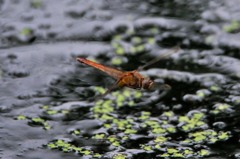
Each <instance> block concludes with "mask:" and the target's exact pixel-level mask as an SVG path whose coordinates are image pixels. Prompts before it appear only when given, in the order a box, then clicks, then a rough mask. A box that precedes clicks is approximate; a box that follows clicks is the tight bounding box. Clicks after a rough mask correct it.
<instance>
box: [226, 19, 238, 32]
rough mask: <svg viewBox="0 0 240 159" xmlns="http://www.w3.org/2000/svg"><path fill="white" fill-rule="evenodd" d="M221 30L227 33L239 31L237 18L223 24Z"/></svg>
mask: <svg viewBox="0 0 240 159" xmlns="http://www.w3.org/2000/svg"><path fill="white" fill-rule="evenodd" d="M223 30H224V31H225V32H228V33H236V32H239V31H240V22H239V21H237V20H233V21H232V22H231V24H229V25H225V26H224V27H223Z"/></svg>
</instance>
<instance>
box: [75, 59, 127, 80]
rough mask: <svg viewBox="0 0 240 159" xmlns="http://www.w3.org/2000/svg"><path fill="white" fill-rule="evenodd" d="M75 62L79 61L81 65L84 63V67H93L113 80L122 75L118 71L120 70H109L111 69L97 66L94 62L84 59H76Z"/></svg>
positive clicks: (121, 72)
mask: <svg viewBox="0 0 240 159" xmlns="http://www.w3.org/2000/svg"><path fill="white" fill-rule="evenodd" d="M77 61H79V62H81V63H84V64H86V65H89V66H91V67H94V68H96V69H98V70H100V71H102V72H104V73H106V74H108V75H109V76H111V77H113V78H114V79H118V78H120V77H121V76H122V74H123V71H120V70H118V69H115V68H111V67H108V66H104V65H101V64H98V63H96V62H93V61H90V60H87V59H85V58H80V57H78V58H77Z"/></svg>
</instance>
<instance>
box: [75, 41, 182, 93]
mask: <svg viewBox="0 0 240 159" xmlns="http://www.w3.org/2000/svg"><path fill="white" fill-rule="evenodd" d="M179 50H180V47H179V46H177V47H174V48H172V49H170V51H168V52H166V53H163V54H162V55H160V56H159V57H158V58H156V59H153V60H152V61H150V62H148V63H147V64H145V65H144V66H142V67H138V69H136V70H133V71H122V70H119V69H116V68H112V67H109V66H105V65H102V64H99V63H96V62H94V61H91V60H88V59H85V58H82V57H77V58H76V60H77V61H78V62H80V63H83V64H86V65H88V66H91V67H93V68H96V69H98V70H100V71H102V72H104V73H106V74H107V75H109V76H111V77H112V78H114V79H115V80H116V82H115V84H114V85H113V86H112V87H110V88H108V89H107V91H106V92H105V93H104V94H102V95H101V97H103V96H105V95H107V94H108V93H110V92H111V91H113V90H114V89H117V88H123V87H129V88H133V89H145V90H150V89H152V88H153V86H154V81H153V80H151V79H150V78H148V77H144V76H143V75H141V74H140V73H139V71H141V70H143V69H144V68H146V67H148V66H150V65H152V64H154V63H156V62H158V61H159V60H161V59H165V58H168V57H170V56H171V55H172V54H174V53H176V52H178V51H179Z"/></svg>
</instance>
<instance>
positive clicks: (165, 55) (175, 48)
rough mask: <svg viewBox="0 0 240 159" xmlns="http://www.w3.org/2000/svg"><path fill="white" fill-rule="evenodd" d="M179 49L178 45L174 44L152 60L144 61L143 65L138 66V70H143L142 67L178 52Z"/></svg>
mask: <svg viewBox="0 0 240 159" xmlns="http://www.w3.org/2000/svg"><path fill="white" fill-rule="evenodd" d="M179 50H180V47H179V46H175V47H174V48H172V49H170V50H169V51H167V52H166V53H163V54H162V55H160V56H159V57H158V58H155V59H153V60H152V61H150V62H148V63H146V64H145V65H143V66H141V67H138V69H137V70H138V71H141V70H143V69H144V68H146V67H148V66H150V65H152V64H154V63H156V62H158V61H159V60H161V59H166V58H168V57H170V56H171V55H172V54H175V53H176V52H178V51H179Z"/></svg>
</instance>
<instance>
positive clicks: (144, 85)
mask: <svg viewBox="0 0 240 159" xmlns="http://www.w3.org/2000/svg"><path fill="white" fill-rule="evenodd" d="M153 83H154V82H153V80H150V79H144V80H143V81H142V88H143V89H151V88H152V86H153Z"/></svg>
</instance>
